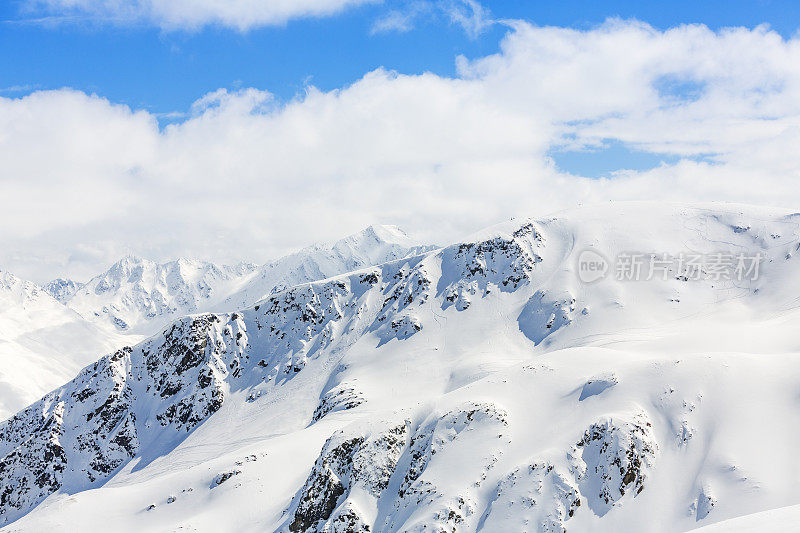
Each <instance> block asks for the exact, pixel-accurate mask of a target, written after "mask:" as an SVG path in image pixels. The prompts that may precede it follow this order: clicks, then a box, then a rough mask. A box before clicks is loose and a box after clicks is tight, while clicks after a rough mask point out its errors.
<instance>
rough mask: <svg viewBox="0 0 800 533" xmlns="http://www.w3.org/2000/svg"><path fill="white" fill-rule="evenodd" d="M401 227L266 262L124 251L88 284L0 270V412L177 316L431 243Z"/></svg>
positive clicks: (241, 302)
mask: <svg viewBox="0 0 800 533" xmlns="http://www.w3.org/2000/svg"><path fill="white" fill-rule="evenodd" d="M431 248H432V247H431V246H425V245H421V244H419V243H418V242H416V241H414V240H413V239H411V238H410V237H408V236H407V235H406V234H405V233H403V232H402V231H401V230H400V229H398V228H397V227H394V226H377V225H375V226H370V227H368V228H366V229H364V230H363V231H360V232H358V233H356V234H353V235H350V236H348V237H345V238H344V239H341V240H339V241H335V242H332V243H323V244H316V245H313V246H309V247H307V248H304V249H302V250H300V251H298V252H296V253H293V254H290V255H288V256H286V257H283V258H280V259H278V260H276V261H273V262H271V263H268V264H266V265H263V266H258V265H254V264H249V263H239V264H237V265H234V266H227V265H216V264H214V263H210V262H206V261H198V260H193V259H178V260H175V261H169V262H167V263H161V264H159V263H155V262H153V261H150V260H148V259H144V258H140V257H133V256H127V257H124V258H122V259H121V260H119V261H118V262H117V263H115V264H114V265H112V266H111V267H110V268H109V269H108V270H107V271H106V272H103V273H102V274H99V275H98V276H95V277H94V278H92V279H90V280H89V281H88V282H87V283H80V282H76V281H73V280H68V279H61V278H59V279H55V280H53V281H51V282H50V283H47V284H45V285H44V286H42V287H39V286H37V285H35V284H34V283H31V282H27V281H24V280H21V279H19V278H17V277H16V276H14V275H13V274H11V273H8V272H2V271H0V276H2V278H0V279H1V280H2V283H1V284H0V360H1V361H3V365H2V368H0V418H2V417H5V416H8V415H10V414H12V413H13V412H15V411H17V410H18V409H21V408H22V407H24V406H25V405H27V404H28V403H30V402H31V401H33V400H35V399H36V398H38V397H39V396H41V395H42V394H44V393H46V392H48V391H49V390H51V389H53V388H55V387H57V386H58V385H60V384H62V383H64V382H65V381H66V380H67V379H69V378H71V377H72V376H74V375H75V373H77V371H78V370H80V369H81V368H82V367H83V366H84V365H86V364H88V363H90V362H92V361H94V360H96V359H97V357H98V355H101V354H103V353H106V352H110V351H113V350H115V349H118V348H120V347H122V346H124V345H127V344H135V343H136V342H138V341H140V340H142V339H143V338H144V337H146V336H149V335H152V334H154V333H156V332H158V331H159V330H161V329H162V328H164V327H166V326H167V325H168V324H170V323H171V322H173V321H174V320H176V319H178V318H180V317H182V316H184V315H189V314H194V313H201V312H208V311H231V310H235V309H238V308H241V307H246V306H249V305H252V304H253V303H255V302H256V301H258V300H260V299H262V298H264V297H265V296H267V295H268V294H270V293H271V292H274V291H276V290H279V289H281V290H282V289H285V288H286V287H290V286H293V285H297V284H299V283H307V282H310V281H315V280H319V279H323V278H326V277H330V276H334V275H337V274H341V273H344V272H348V271H351V270H354V269H358V268H362V267H365V266H371V265H376V264H380V263H384V262H387V261H391V260H395V259H400V258H402V257H405V256H408V255H414V254H417V253H419V252H421V251H425V250H429V249H431Z"/></svg>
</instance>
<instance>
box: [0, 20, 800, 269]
mask: <svg viewBox="0 0 800 533" xmlns="http://www.w3.org/2000/svg"><path fill="white" fill-rule="evenodd" d="M609 140H613V141H615V142H619V143H623V144H624V145H626V146H630V147H632V148H636V149H638V150H644V151H649V152H654V153H659V154H669V155H670V156H672V160H674V161H676V162H675V163H673V164H663V165H661V166H659V167H657V168H653V169H649V170H640V171H633V170H625V169H624V168H625V167H624V162H623V165H622V170H620V171H619V172H617V173H616V174H614V175H613V176H611V177H604V178H600V179H596V177H595V176H573V175H569V174H567V173H565V172H563V171H561V170H560V169H559V168H558V167H557V166H556V164H555V163H554V161H553V159H552V158H551V153H552V151H553V149H554V148H559V149H572V150H582V149H587V148H589V147H597V146H600V145H602V144H603V143H605V142H608V141H609ZM798 143H800V41H799V40H798V39H790V40H786V39H783V38H781V37H780V36H779V35H778V34H776V33H773V32H770V31H768V29H767V28H764V27H759V28H755V29H749V30H748V29H741V28H740V29H729V30H722V31H720V32H714V31H711V30H709V29H708V28H706V27H705V26H699V25H691V26H681V27H677V28H674V29H670V30H667V31H659V30H656V29H653V28H651V27H650V26H647V25H645V24H642V23H638V22H625V21H609V22H607V23H606V24H604V25H602V26H600V27H597V28H594V29H591V30H587V31H578V30H573V29H565V28H556V27H536V26H532V25H530V24H526V23H522V22H516V23H513V30H511V31H510V32H509V33H508V35H507V36H506V37H505V38H504V39H503V41H502V43H501V48H500V51H499V52H498V53H497V54H494V55H491V56H488V57H483V58H478V59H475V60H467V59H465V58H460V59H459V60H458V75H457V76H456V77H453V78H448V77H441V76H437V75H434V74H430V73H427V74H422V75H416V76H406V75H401V74H397V73H394V72H391V71H386V70H383V69H379V70H376V71H373V72H370V73H367V74H366V75H365V76H364V77H363V78H361V79H360V80H358V81H356V82H355V83H353V84H352V85H350V86H348V87H344V88H341V89H339V90H334V91H330V92H323V91H320V90H317V89H315V88H313V87H310V88H308V89H307V91H306V92H305V94H303V95H301V96H299V97H298V98H296V99H295V100H293V101H291V102H288V103H285V104H280V103H277V102H276V101H275V99H273V98H272V96H271V95H270V94H269V93H268V92H265V91H261V90H257V89H246V90H241V91H236V92H230V91H226V90H224V89H221V90H219V91H216V92H214V93H211V94H209V95H206V96H204V97H202V98H200V99H199V100H198V101H197V102H196V104H195V105H194V106H193V107H192V109H191V110H190V113H189V116H188V118H186V119H185V120H183V121H181V122H177V123H174V124H171V125H169V126H167V127H166V128H164V129H163V130H160V129H159V127H158V124H157V121H156V118H155V117H154V116H152V115H151V114H149V113H148V112H146V111H136V110H132V109H130V108H128V107H126V106H121V105H116V104H113V103H112V102H109V101H107V100H105V99H103V98H100V97H97V96H90V95H86V94H84V93H81V92H78V91H72V90H61V91H43V92H37V93H33V94H31V95H29V96H25V97H22V98H4V97H0V168H3V173H2V175H0V198H3V199H4V200H3V203H4V206H3V207H4V208H3V209H2V210H0V227H3V228H4V231H3V232H2V233H0V265H3V266H5V267H7V268H9V269H12V270H16V271H18V272H19V273H20V274H22V275H25V276H28V277H32V278H35V279H43V278H46V277H48V276H51V275H55V274H56V273H62V272H64V273H67V274H70V275H74V276H78V277H85V276H87V275H89V274H90V273H92V272H93V271H95V270H97V269H99V268H100V267H102V266H105V265H107V264H108V263H110V262H111V261H113V260H114V259H116V258H117V256H118V255H120V254H121V253H124V252H133V253H139V254H143V255H147V256H150V257H153V258H155V259H166V258H171V257H176V256H180V255H189V256H196V257H204V258H209V259H214V260H228V261H231V260H235V259H240V258H242V259H245V258H246V259H251V260H256V261H263V260H265V259H267V258H270V257H274V256H276V255H278V254H280V253H284V252H286V251H288V250H291V249H293V248H295V247H296V246H297V245H298V244H300V243H307V242H310V241H313V240H320V239H328V238H335V237H337V236H341V235H343V234H345V233H348V232H351V231H355V230H357V229H359V228H360V227H362V226H365V225H367V224H369V223H373V222H379V223H380V222H382V223H397V224H400V225H401V226H404V227H406V228H407V229H408V230H411V231H412V232H415V233H417V234H418V235H419V236H421V237H423V238H425V239H428V240H432V241H437V242H445V241H447V240H450V239H453V238H457V237H459V236H460V235H463V234H465V233H469V232H471V231H473V230H475V229H478V228H480V227H482V226H485V225H489V224H492V223H494V222H498V221H500V220H504V219H507V218H509V217H511V216H525V215H533V216H541V215H545V214H546V213H548V212H551V211H553V210H555V209H559V208H566V207H571V206H574V205H576V204H578V203H581V202H587V203H588V202H601V201H606V200H610V199H659V200H674V201H696V200H700V201H708V200H727V201H736V202H745V203H763V204H773V205H781V206H785V207H793V206H794V207H795V208H796V206H797V205H798V203H800V187H798V179H800V157H799V156H798V155H797V150H796V147H797V146H798ZM698 156H702V157H698Z"/></svg>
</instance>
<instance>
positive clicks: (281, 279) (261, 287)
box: [216, 225, 435, 310]
mask: <svg viewBox="0 0 800 533" xmlns="http://www.w3.org/2000/svg"><path fill="white" fill-rule="evenodd" d="M434 248H435V246H432V245H425V244H422V243H420V242H419V241H417V240H415V239H412V238H411V237H409V236H408V235H407V234H406V233H405V232H404V231H403V230H401V229H400V228H398V227H397V226H389V225H372V226H368V227H367V228H365V229H363V230H361V231H359V232H357V233H354V234H352V235H349V236H348V237H345V238H343V239H340V240H337V241H333V242H328V243H320V244H314V245H312V246H308V247H306V248H303V249H302V250H300V251H298V252H295V253H293V254H289V255H287V256H285V257H282V258H280V259H278V260H276V261H273V262H271V263H267V264H266V265H264V266H262V267H260V268H259V269H258V271H257V272H255V273H253V275H252V276H250V277H249V278H248V279H247V280H246V282H245V283H243V284H242V285H241V287H240V288H239V289H238V290H237V291H235V292H233V293H232V294H231V295H229V296H228V297H227V298H225V300H224V301H223V302H222V303H221V304H220V305H218V306H216V307H217V308H218V309H227V310H230V309H238V308H242V307H247V306H249V305H252V304H254V303H255V302H257V301H259V300H261V299H262V298H264V297H265V296H267V295H269V294H271V293H274V292H278V291H281V290H284V289H286V288H288V287H292V286H294V285H299V284H301V283H308V282H311V281H317V280H320V279H325V278H329V277H332V276H336V275H339V274H343V273H345V272H350V271H353V270H358V269H360V268H364V267H367V266H372V265H380V264H382V263H386V262H388V261H394V260H397V259H402V258H404V257H409V256H413V255H418V254H420V253H423V252H426V251H428V250H432V249H434Z"/></svg>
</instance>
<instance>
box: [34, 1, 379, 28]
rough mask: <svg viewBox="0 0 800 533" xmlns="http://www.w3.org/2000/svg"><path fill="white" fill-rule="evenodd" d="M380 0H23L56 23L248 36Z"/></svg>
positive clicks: (37, 12) (35, 11)
mask: <svg viewBox="0 0 800 533" xmlns="http://www.w3.org/2000/svg"><path fill="white" fill-rule="evenodd" d="M379 1H380V0H23V6H24V8H25V9H26V10H27V11H29V12H30V13H35V14H45V15H49V16H52V17H56V19H66V20H74V19H76V18H78V19H81V18H83V19H91V20H100V21H108V22H116V23H122V24H128V23H148V24H155V25H158V26H160V27H162V28H164V29H179V28H189V29H195V28H199V27H202V26H205V25H208V24H219V25H222V26H228V27H232V28H237V29H239V30H248V29H250V28H253V27H256V26H275V25H282V24H285V23H286V22H287V21H289V20H291V19H296V18H303V17H321V16H327V15H332V14H334V13H338V12H340V11H342V10H344V9H346V8H348V7H353V6H357V5H360V4H367V3H373V2H379Z"/></svg>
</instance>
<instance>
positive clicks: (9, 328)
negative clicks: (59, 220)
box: [0, 271, 121, 419]
mask: <svg viewBox="0 0 800 533" xmlns="http://www.w3.org/2000/svg"><path fill="white" fill-rule="evenodd" d="M120 342H121V341H120V339H119V338H117V337H116V336H114V335H113V334H110V333H108V332H106V331H103V330H101V329H99V328H97V327H96V326H95V325H93V324H92V323H90V322H88V321H86V320H84V319H83V318H82V317H81V316H80V315H79V314H78V313H76V312H75V311H72V310H70V309H68V308H66V307H64V306H63V305H62V304H61V303H59V302H58V301H56V300H55V299H54V298H53V297H51V296H50V295H49V294H47V292H46V291H45V290H43V289H42V288H41V287H39V286H37V285H36V284H34V283H31V282H29V281H25V280H22V279H19V278H18V277H16V276H14V275H13V274H11V273H10V272H5V271H0V419H5V418H6V417H8V416H10V415H12V414H14V413H15V412H16V411H18V410H19V409H21V408H23V407H24V406H26V405H28V404H29V403H31V402H32V401H34V400H36V399H37V398H38V397H40V396H41V395H42V394H44V393H46V392H49V391H50V390H52V389H54V388H56V387H58V386H60V385H62V384H63V383H64V382H65V381H67V380H69V379H71V378H72V377H73V376H74V375H75V373H76V372H77V371H78V370H80V369H81V368H82V367H83V366H84V365H86V364H88V363H90V362H92V361H94V360H96V359H97V356H98V355H100V354H102V353H105V352H108V351H111V350H112V349H113V348H115V347H116V346H117V345H119V344H120Z"/></svg>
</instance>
